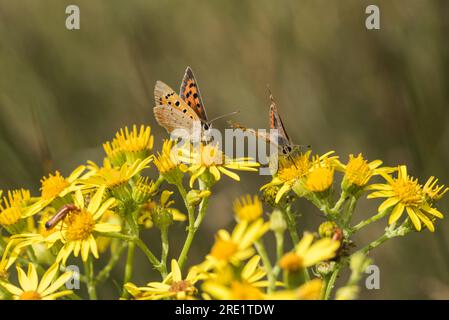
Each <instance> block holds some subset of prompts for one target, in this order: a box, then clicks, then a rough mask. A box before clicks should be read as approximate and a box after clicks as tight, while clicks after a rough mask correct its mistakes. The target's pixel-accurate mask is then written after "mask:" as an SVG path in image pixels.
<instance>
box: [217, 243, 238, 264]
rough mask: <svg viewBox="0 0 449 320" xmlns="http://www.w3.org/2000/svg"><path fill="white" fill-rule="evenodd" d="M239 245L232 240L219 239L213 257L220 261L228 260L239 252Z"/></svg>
mask: <svg viewBox="0 0 449 320" xmlns="http://www.w3.org/2000/svg"><path fill="white" fill-rule="evenodd" d="M237 249H238V247H237V245H236V244H235V243H234V242H232V241H231V240H222V239H218V240H217V241H216V242H215V244H214V246H213V247H212V250H211V253H210V254H211V256H213V257H215V258H217V259H218V260H228V259H229V258H230V257H232V255H234V253H236V252H237Z"/></svg>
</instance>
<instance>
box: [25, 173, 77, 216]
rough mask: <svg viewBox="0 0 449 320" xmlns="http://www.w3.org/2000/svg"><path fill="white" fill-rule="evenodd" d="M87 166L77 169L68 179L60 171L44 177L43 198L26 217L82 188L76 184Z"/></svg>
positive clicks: (42, 181)
mask: <svg viewBox="0 0 449 320" xmlns="http://www.w3.org/2000/svg"><path fill="white" fill-rule="evenodd" d="M85 169H86V167H85V166H79V167H77V168H76V169H75V170H74V171H73V172H72V173H71V174H70V175H69V176H68V177H67V178H64V177H63V176H62V175H61V174H60V173H59V171H56V172H55V174H54V175H53V174H50V175H49V176H48V177H43V178H42V180H41V184H42V186H41V189H40V190H41V198H40V200H39V201H37V202H36V203H34V204H33V205H31V206H30V207H29V208H28V209H27V212H26V216H32V215H34V214H36V213H38V212H39V211H41V210H42V209H44V208H45V207H46V206H48V205H49V204H50V203H51V202H52V201H53V200H55V199H56V198H58V197H60V198H62V197H64V196H66V195H67V194H69V193H71V192H73V191H75V190H78V189H80V188H81V186H79V185H78V184H76V183H75V182H76V181H77V179H81V178H82V177H81V175H82V174H83V172H84V170H85Z"/></svg>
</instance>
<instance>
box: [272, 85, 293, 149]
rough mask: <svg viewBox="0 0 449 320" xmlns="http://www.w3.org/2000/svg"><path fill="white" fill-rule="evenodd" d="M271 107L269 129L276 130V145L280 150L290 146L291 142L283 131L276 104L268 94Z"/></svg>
mask: <svg viewBox="0 0 449 320" xmlns="http://www.w3.org/2000/svg"><path fill="white" fill-rule="evenodd" d="M270 99H271V105H270V129H277V130H278V132H279V134H278V144H279V147H280V148H283V147H284V146H291V145H292V142H291V140H290V138H289V136H288V134H287V131H286V130H285V127H284V123H283V122H282V119H281V116H280V115H279V111H278V108H277V106H276V102H275V101H274V99H273V96H272V95H271V93H270Z"/></svg>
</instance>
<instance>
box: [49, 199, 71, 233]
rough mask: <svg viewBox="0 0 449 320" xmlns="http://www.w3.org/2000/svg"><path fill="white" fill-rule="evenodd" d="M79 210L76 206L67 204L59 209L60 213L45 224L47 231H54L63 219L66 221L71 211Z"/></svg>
mask: <svg viewBox="0 0 449 320" xmlns="http://www.w3.org/2000/svg"><path fill="white" fill-rule="evenodd" d="M75 210H78V208H77V207H76V206H75V205H74V204H66V205H64V206H62V207H61V209H59V211H58V212H56V213H55V215H54V216H53V217H51V218H50V219H49V220H48V221H47V222H45V229H47V230H51V229H53V228H54V227H55V226H56V225H57V224H58V223H59V222H60V221H61V220H62V219H64V218H65V217H66V216H67V214H69V212H71V211H75Z"/></svg>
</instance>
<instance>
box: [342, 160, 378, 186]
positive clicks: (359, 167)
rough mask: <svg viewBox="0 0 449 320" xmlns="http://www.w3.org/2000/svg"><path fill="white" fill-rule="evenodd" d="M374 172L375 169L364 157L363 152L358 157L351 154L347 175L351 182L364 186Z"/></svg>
mask: <svg viewBox="0 0 449 320" xmlns="http://www.w3.org/2000/svg"><path fill="white" fill-rule="evenodd" d="M372 173H373V170H371V168H370V167H369V166H368V161H366V160H365V159H363V157H362V155H361V154H359V155H358V156H357V157H354V156H353V155H352V154H351V155H350V156H349V162H348V164H347V166H346V172H345V177H346V179H348V181H349V182H350V183H352V184H355V185H356V186H359V187H363V186H364V185H366V184H367V183H368V180H369V179H370V178H371V176H372Z"/></svg>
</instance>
